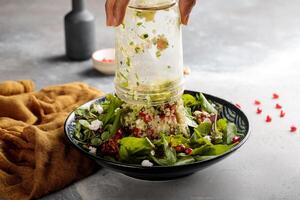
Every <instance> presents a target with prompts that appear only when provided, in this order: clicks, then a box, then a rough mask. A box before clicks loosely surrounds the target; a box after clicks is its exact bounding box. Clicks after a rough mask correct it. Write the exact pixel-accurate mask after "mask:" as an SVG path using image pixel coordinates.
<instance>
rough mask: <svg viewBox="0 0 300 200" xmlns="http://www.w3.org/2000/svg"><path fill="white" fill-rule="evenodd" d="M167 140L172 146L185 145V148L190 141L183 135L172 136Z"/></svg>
mask: <svg viewBox="0 0 300 200" xmlns="http://www.w3.org/2000/svg"><path fill="white" fill-rule="evenodd" d="M166 139H167V140H168V141H169V143H170V144H171V146H173V147H174V146H177V145H180V144H183V145H184V146H188V143H189V139H187V138H186V137H184V136H183V135H171V136H168V137H166Z"/></svg>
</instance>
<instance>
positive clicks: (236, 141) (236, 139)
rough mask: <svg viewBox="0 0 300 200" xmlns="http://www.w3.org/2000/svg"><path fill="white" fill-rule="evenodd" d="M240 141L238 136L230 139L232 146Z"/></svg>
mask: <svg viewBox="0 0 300 200" xmlns="http://www.w3.org/2000/svg"><path fill="white" fill-rule="evenodd" d="M240 141H241V137H240V136H237V135H236V136H234V137H233V138H232V143H233V144H235V143H238V142H240Z"/></svg>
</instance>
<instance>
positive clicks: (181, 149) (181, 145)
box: [175, 144, 185, 152]
mask: <svg viewBox="0 0 300 200" xmlns="http://www.w3.org/2000/svg"><path fill="white" fill-rule="evenodd" d="M175 150H176V152H184V151H185V146H184V145H183V144H180V145H177V146H176V147H175Z"/></svg>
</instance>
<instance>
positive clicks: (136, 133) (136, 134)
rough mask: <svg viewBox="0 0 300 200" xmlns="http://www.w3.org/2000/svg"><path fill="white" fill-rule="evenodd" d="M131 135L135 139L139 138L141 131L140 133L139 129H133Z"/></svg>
mask: <svg viewBox="0 0 300 200" xmlns="http://www.w3.org/2000/svg"><path fill="white" fill-rule="evenodd" d="M133 135H134V136H135V137H141V136H142V131H141V129H139V128H134V129H133Z"/></svg>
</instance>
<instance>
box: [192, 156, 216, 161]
mask: <svg viewBox="0 0 300 200" xmlns="http://www.w3.org/2000/svg"><path fill="white" fill-rule="evenodd" d="M214 157H216V156H199V155H197V156H194V159H195V160H196V161H201V160H207V159H210V158H214Z"/></svg>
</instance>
